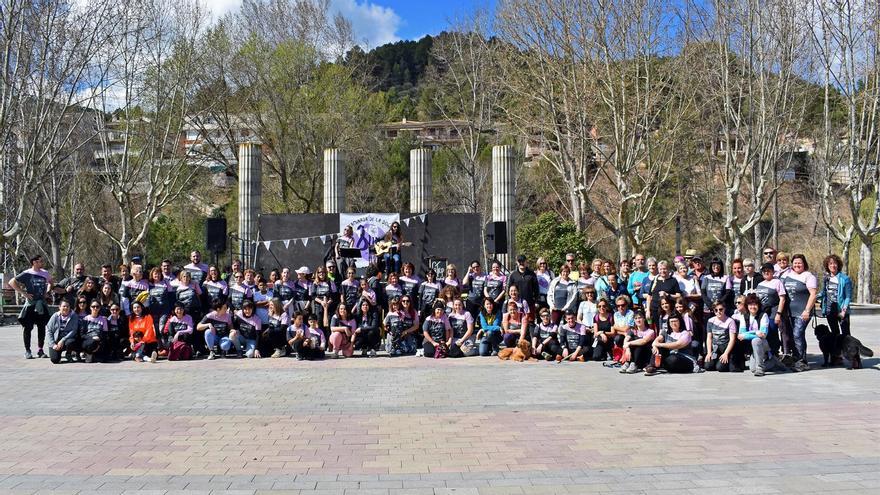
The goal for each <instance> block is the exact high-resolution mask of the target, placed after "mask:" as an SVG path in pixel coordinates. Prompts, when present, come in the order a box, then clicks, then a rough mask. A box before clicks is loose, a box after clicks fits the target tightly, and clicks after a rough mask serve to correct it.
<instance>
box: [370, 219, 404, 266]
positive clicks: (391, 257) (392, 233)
mask: <svg viewBox="0 0 880 495" xmlns="http://www.w3.org/2000/svg"><path fill="white" fill-rule="evenodd" d="M403 246H412V243H411V242H404V240H403V233H402V232H401V231H400V223H398V222H394V223H392V224H391V228H390V229H389V230H388V232H386V233H385V238H384V239H382V240H381V241H379V242H377V243H376V244H375V245H374V247H375V250H376V256H377V257H378V256H382V259H383V260H384V261H385V270H386V271H387V272H389V273H391V272H395V273H399V272H400V266H401V260H400V248H401V247H403Z"/></svg>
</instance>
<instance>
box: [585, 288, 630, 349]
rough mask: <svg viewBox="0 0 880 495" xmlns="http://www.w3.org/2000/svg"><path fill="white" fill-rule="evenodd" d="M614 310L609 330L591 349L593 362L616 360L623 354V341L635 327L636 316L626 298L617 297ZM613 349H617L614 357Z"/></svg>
mask: <svg viewBox="0 0 880 495" xmlns="http://www.w3.org/2000/svg"><path fill="white" fill-rule="evenodd" d="M614 308H615V311H614V315H613V321H612V323H613V325H612V326H611V330H610V331H609V332H606V333H604V334H603V335H602V338H600V340H599V342H597V343H596V346H595V347H594V348H593V360H594V361H601V360H604V359H606V358H607V357H608V356H611V357H612V358H614V359H618V358H619V357H620V355H621V354H622V353H623V341H624V340H626V336H627V335H628V334H629V333H630V332H631V331H632V329H633V327H635V326H636V321H635V317H636V314H635V313H634V312H633V310H632V309H630V301H629V297H628V296H623V295H622V296H617V298H615V299H614ZM615 349H617V353H618V354H617V355H615Z"/></svg>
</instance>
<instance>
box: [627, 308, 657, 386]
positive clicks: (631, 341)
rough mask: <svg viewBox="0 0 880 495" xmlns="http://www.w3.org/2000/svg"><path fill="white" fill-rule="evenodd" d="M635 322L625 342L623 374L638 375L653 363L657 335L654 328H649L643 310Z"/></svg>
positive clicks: (634, 319) (637, 314) (636, 316)
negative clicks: (653, 345)
mask: <svg viewBox="0 0 880 495" xmlns="http://www.w3.org/2000/svg"><path fill="white" fill-rule="evenodd" d="M633 321H634V322H635V326H634V327H633V328H632V330H630V331H629V332H628V333H627V334H626V338H625V339H624V340H623V358H622V359H621V361H622V362H623V364H624V366H622V367H621V368H620V372H621V373H627V374H634V373H638V372H639V371H641V370H643V369H644V368H645V366H647V365H648V363H649V362H650V361H651V344H652V343H653V342H654V336H655V335H656V333H655V332H654V329H653V328H651V327H649V326H648V320H647V318H645V313H643V312H642V311H641V310H640V311H638V312H636V315H635V318H633Z"/></svg>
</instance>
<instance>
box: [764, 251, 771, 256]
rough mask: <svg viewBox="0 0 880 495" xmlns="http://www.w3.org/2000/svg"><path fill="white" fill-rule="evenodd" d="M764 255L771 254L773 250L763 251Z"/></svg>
mask: <svg viewBox="0 0 880 495" xmlns="http://www.w3.org/2000/svg"><path fill="white" fill-rule="evenodd" d="M764 256H773V251H764Z"/></svg>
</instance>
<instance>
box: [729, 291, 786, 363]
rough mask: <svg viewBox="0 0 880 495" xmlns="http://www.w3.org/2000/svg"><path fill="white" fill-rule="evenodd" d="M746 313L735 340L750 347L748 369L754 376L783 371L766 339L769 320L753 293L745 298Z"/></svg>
mask: <svg viewBox="0 0 880 495" xmlns="http://www.w3.org/2000/svg"><path fill="white" fill-rule="evenodd" d="M745 306H746V308H747V311H746V313H745V314H744V315H742V319H741V320H740V323H739V332H738V333H737V336H736V338H737V340H739V341H741V342H748V343H749V344H751V347H752V359H751V361H750V363H749V369H750V370H751V371H752V374H753V375H755V376H764V372H765V371H768V370H773V369H779V370H785V367H784V366H783V365H782V363H781V362H779V360H778V359H777V358H776V354H775V353H774V352H772V350H771V349H770V344H769V342H768V341H767V337H768V335H769V333H770V318H769V316H768V315H767V313H766V312H764V311H762V310H761V300H760V299H759V298H758V296H757V295H755V294H754V293H752V294H749V295H747V296H746V298H745Z"/></svg>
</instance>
